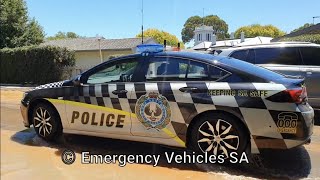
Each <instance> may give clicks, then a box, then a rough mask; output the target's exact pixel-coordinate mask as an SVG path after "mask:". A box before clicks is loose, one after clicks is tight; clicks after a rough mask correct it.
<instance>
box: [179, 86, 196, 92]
mask: <svg viewBox="0 0 320 180" xmlns="http://www.w3.org/2000/svg"><path fill="white" fill-rule="evenodd" d="M197 90H198V88H196V87H182V88H180V89H179V91H181V92H185V93H192V92H195V91H197Z"/></svg>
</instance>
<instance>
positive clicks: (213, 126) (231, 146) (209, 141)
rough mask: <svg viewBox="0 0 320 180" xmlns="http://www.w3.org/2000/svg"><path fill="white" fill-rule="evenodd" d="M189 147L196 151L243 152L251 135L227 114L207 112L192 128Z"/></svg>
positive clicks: (220, 153) (227, 154) (215, 153)
mask: <svg viewBox="0 0 320 180" xmlns="http://www.w3.org/2000/svg"><path fill="white" fill-rule="evenodd" d="M190 136H191V137H190V144H189V148H190V149H192V150H194V151H195V152H199V153H205V152H207V153H208V154H214V155H216V156H217V155H223V156H224V158H225V159H226V158H229V155H230V153H231V152H236V153H237V154H239V155H240V154H241V153H242V152H244V151H245V150H246V146H247V144H248V138H249V135H248V133H247V132H246V129H245V128H244V127H243V126H242V125H241V124H240V123H239V122H238V121H237V120H235V119H234V118H233V117H232V116H229V115H227V114H217V113H213V114H206V115H204V116H202V117H201V118H199V119H198V120H197V122H196V123H195V124H193V127H192V129H191V133H190Z"/></svg>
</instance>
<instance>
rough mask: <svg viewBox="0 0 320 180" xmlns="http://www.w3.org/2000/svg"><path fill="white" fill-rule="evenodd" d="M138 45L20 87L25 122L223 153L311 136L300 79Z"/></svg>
mask: <svg viewBox="0 0 320 180" xmlns="http://www.w3.org/2000/svg"><path fill="white" fill-rule="evenodd" d="M138 50H140V51H142V52H141V53H138V54H133V55H128V56H123V57H120V58H115V59H112V60H110V61H107V62H104V63H102V64H99V65H97V66H96V67H94V68H92V69H90V70H88V71H86V72H84V73H82V74H80V75H79V76H77V77H76V78H75V79H73V80H67V81H63V82H57V83H51V84H46V85H42V86H39V87H37V88H35V89H34V90H31V91H29V92H27V93H25V96H24V98H23V99H22V101H21V112H22V116H23V118H24V125H25V126H26V127H29V126H30V125H33V126H34V128H35V130H36V132H37V134H38V135H39V136H40V137H42V138H44V139H46V140H54V139H56V138H57V137H58V136H60V135H61V134H62V132H65V133H72V134H84V135H92V136H100V137H107V138H115V139H125V140H132V141H141V142H150V143H158V144H164V145H169V146H176V147H187V148H189V149H192V150H194V151H197V152H209V153H213V154H215V155H216V154H223V155H226V156H228V155H229V154H230V153H231V152H243V151H244V150H245V149H246V148H247V147H248V148H250V149H251V152H252V153H259V150H260V149H263V148H274V149H288V148H292V147H295V146H299V145H302V144H304V143H306V142H308V141H309V140H310V136H311V134H312V129H313V123H314V120H313V117H314V112H313V109H312V108H311V107H310V106H309V105H308V103H307V94H306V87H305V86H304V79H299V78H295V77H287V76H283V75H281V74H277V73H275V72H272V71H269V70H266V69H264V68H261V67H258V66H255V65H252V64H249V63H246V62H243V61H234V60H233V59H232V58H228V57H218V56H212V55H208V54H199V53H187V52H162V47H161V46H159V45H154V46H152V47H150V46H143V45H142V46H140V47H138Z"/></svg>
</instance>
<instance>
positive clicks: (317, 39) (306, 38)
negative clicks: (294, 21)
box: [279, 34, 320, 44]
mask: <svg viewBox="0 0 320 180" xmlns="http://www.w3.org/2000/svg"><path fill="white" fill-rule="evenodd" d="M279 41H303V42H312V43H316V44H320V34H305V35H301V36H295V37H285V38H281V39H280V40H279Z"/></svg>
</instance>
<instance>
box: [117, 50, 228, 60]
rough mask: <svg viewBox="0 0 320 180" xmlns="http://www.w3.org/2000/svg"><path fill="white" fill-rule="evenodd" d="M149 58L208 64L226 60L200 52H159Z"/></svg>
mask: <svg viewBox="0 0 320 180" xmlns="http://www.w3.org/2000/svg"><path fill="white" fill-rule="evenodd" d="M142 56H144V53H142V54H130V55H126V56H121V57H118V58H114V60H121V59H126V58H134V57H142ZM148 56H154V57H162V56H169V57H177V58H187V59H195V60H200V61H203V62H207V63H212V62H213V61H214V60H217V61H219V60H222V59H224V58H225V57H220V56H214V55H212V54H205V53H199V52H185V51H164V52H158V53H150V54H148Z"/></svg>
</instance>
